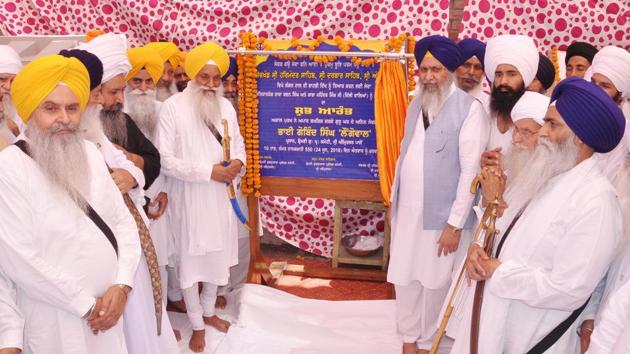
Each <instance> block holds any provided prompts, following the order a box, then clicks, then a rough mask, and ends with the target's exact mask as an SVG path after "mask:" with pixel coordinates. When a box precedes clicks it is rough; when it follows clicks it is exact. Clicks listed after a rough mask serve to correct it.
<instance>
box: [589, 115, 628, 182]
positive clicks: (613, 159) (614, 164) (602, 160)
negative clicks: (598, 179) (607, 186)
mask: <svg viewBox="0 0 630 354" xmlns="http://www.w3.org/2000/svg"><path fill="white" fill-rule="evenodd" d="M629 130H630V126H629V125H628V120H627V119H626V128H625V131H624V137H623V138H621V141H620V142H619V144H618V145H617V146H616V147H615V148H614V149H613V150H612V151H610V152H607V153H605V154H598V153H596V154H595V157H596V158H597V163H598V165H599V168H600V169H601V170H602V173H603V174H604V176H606V178H608V180H609V181H610V182H611V183H615V180H616V177H617V174H618V173H619V170H620V169H621V167H622V166H623V164H624V160H625V158H626V155H628V138H627V137H628V134H629Z"/></svg>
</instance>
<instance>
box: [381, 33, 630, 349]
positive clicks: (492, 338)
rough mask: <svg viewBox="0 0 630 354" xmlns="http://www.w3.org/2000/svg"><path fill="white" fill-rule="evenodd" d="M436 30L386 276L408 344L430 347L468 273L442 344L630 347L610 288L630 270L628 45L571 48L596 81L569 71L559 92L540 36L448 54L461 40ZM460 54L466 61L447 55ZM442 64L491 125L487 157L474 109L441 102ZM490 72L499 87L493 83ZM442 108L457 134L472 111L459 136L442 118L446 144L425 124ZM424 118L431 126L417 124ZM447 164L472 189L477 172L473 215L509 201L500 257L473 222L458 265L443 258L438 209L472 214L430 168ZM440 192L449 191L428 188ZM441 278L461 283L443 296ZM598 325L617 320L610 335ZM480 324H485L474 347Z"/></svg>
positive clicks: (447, 173)
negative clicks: (467, 141)
mask: <svg viewBox="0 0 630 354" xmlns="http://www.w3.org/2000/svg"><path fill="white" fill-rule="evenodd" d="M436 39H437V38H432V36H430V37H427V38H423V39H422V40H420V41H419V42H418V45H417V47H416V53H415V54H416V60H417V63H418V67H419V68H420V70H419V84H418V87H419V88H418V90H417V91H416V93H415V95H414V99H413V101H412V102H411V103H410V106H409V109H408V112H407V113H408V114H407V120H406V126H405V137H404V139H403V141H402V143H401V155H400V157H399V160H398V165H397V169H396V178H395V181H394V187H393V188H392V207H391V220H390V222H391V224H392V247H391V252H392V259H391V262H390V268H389V271H388V281H390V282H392V283H393V284H394V285H395V289H396V311H397V319H398V332H399V335H400V337H401V339H402V341H403V348H402V351H403V353H428V352H429V350H430V349H431V347H432V344H433V343H432V342H433V340H434V339H435V333H436V331H437V328H438V325H439V322H440V320H441V319H442V315H443V314H444V311H445V310H446V309H445V308H443V306H445V302H446V301H447V300H448V299H449V297H450V296H451V295H453V293H454V292H456V291H455V284H454V281H452V279H453V278H455V277H456V275H457V273H458V271H460V270H461V271H463V272H464V273H465V278H467V279H468V282H467V283H468V284H466V285H464V286H461V287H459V290H457V293H455V295H454V298H455V310H454V312H453V314H452V315H451V317H450V322H449V324H448V326H447V330H446V336H445V338H444V339H443V340H442V341H441V346H440V347H439V351H438V352H448V351H450V352H452V353H468V352H471V351H472V352H478V353H525V352H529V351H530V350H532V351H531V352H532V353H534V352H543V351H545V352H549V353H551V352H553V353H569V352H574V351H579V350H581V351H582V352H585V351H586V350H587V349H588V347H589V337H590V335H591V333H593V328H595V335H594V336H593V340H592V343H594V344H593V346H592V347H591V349H590V351H589V352H593V353H595V352H597V353H603V352H605V351H602V349H601V348H603V347H606V348H608V350H612V348H613V346H615V348H625V350H628V349H630V348H628V347H623V346H624V345H625V346H627V345H628V343H627V342H626V343H624V340H623V337H621V336H622V335H623V333H624V331H628V330H630V329H628V328H627V326H628V323H629V322H630V321H628V318H629V316H627V315H621V314H618V313H615V312H614V311H613V310H609V309H608V310H607V307H613V306H616V308H617V309H619V308H620V307H621V306H627V305H626V304H627V303H628V302H627V301H623V300H620V299H623V297H622V296H617V299H616V301H613V300H615V298H614V295H611V294H614V293H615V290H617V289H619V290H618V292H622V291H623V290H624V288H623V285H624V284H625V283H626V281H627V280H626V273H627V272H626V271H625V270H624V269H625V268H627V264H628V263H627V262H629V261H630V260H629V254H630V252H629V251H627V249H628V243H627V241H625V240H626V239H627V237H626V236H624V232H625V233H626V235H628V234H630V232H627V231H624V228H622V220H625V218H623V216H622V215H623V214H622V207H623V210H624V213H625V211H626V210H627V207H626V206H627V199H626V198H627V196H628V195H630V193H629V191H630V167H628V165H626V164H625V162H624V161H625V160H630V159H628V157H629V156H630V155H629V151H628V148H627V146H628V145H627V141H626V139H627V134H625V131H626V118H625V117H624V115H623V112H622V109H621V108H622V107H623V105H624V104H625V102H626V96H624V93H627V92H630V88H629V87H628V86H627V85H628V77H630V53H628V51H626V50H625V49H622V48H619V47H613V46H609V47H605V48H603V49H601V50H600V51H597V50H596V49H595V50H594V51H592V50H590V49H589V47H588V46H585V45H583V44H576V45H574V46H572V47H570V48H576V47H577V50H576V49H571V50H570V53H568V54H567V62H570V63H571V65H568V68H567V76H576V75H577V74H579V73H582V75H584V74H587V79H588V80H589V81H591V82H589V81H585V80H583V79H581V78H568V79H565V80H563V81H561V82H560V83H558V84H557V86H556V88H555V89H554V91H553V93H552V94H551V99H550V98H549V97H547V96H545V95H544V93H545V92H546V91H547V89H549V88H550V87H551V86H552V85H553V84H554V79H555V72H554V71H552V72H550V65H549V64H550V62H549V61H548V59H547V58H546V57H544V56H542V55H541V54H539V53H538V51H537V49H536V46H535V44H534V41H533V40H532V39H531V38H528V37H526V36H519V35H505V36H498V37H495V38H492V39H491V40H490V41H489V42H488V43H487V45H486V44H484V43H482V42H480V41H478V40H475V39H465V40H462V41H460V42H459V43H457V46H458V47H459V54H457V53H451V54H449V55H448V56H446V55H443V54H442V53H443V52H444V51H447V50H453V48H454V47H453V45H455V43H453V42H450V41H449V40H448V39H446V38H443V37H442V38H439V39H438V40H436ZM432 45H433V46H434V47H431V46H432ZM591 47H592V46H591ZM593 49H594V47H593ZM427 52H429V53H430V54H427ZM458 55H460V57H461V59H460V60H461V61H460V63H459V64H457V65H454V64H452V63H450V62H449V60H450V59H452V58H455V57H457V56H458ZM436 62H437V64H438V65H439V66H442V68H441V69H442V70H444V71H446V70H447V68H449V66H450V67H452V68H453V69H451V71H455V75H454V76H455V82H456V83H457V86H458V87H459V88H461V89H462V90H463V91H465V92H466V93H468V95H469V97H471V98H473V99H474V101H475V103H476V104H482V105H483V108H484V110H482V112H481V113H479V114H481V116H482V117H483V124H484V127H483V128H479V129H477V130H476V132H477V133H482V134H481V135H480V136H482V137H483V139H485V140H482V141H483V144H484V145H483V146H482V147H481V149H482V151H484V152H483V153H482V154H479V153H477V149H472V148H471V147H470V145H464V144H463V143H462V136H463V135H464V134H465V131H466V130H465V129H464V127H465V124H466V121H467V120H470V119H471V117H470V115H469V114H470V112H471V111H472V110H473V109H472V106H471V108H470V110H468V111H466V112H468V115H466V114H461V113H460V114H459V116H458V117H457V116H456V115H457V113H455V112H457V111H454V110H453V109H452V108H451V107H449V106H450V105H453V102H452V100H451V99H447V98H446V97H448V96H443V98H441V99H439V100H437V102H438V103H437V107H438V109H437V110H436V109H435V107H436V104H435V102H436V101H433V100H432V97H431V88H432V87H433V86H432V84H433V83H434V82H435V81H437V82H439V80H434V81H433V82H432V81H431V79H432V77H431V75H426V74H427V73H428V72H429V71H428V70H430V68H431V66H432V65H434V64H435V63H436ZM576 63H577V64H576ZM591 63H592V66H591ZM613 63H616V64H613ZM622 64H625V65H622ZM569 66H570V67H569ZM574 67H575V68H574ZM423 69H424V71H423ZM576 69H578V70H576ZM435 70H436V71H435V72H436V73H437V72H439V70H438V69H437V68H436V69H435ZM423 74H424V75H423ZM449 75H450V74H449ZM486 77H487V79H488V82H489V84H490V88H491V92H490V94H489V95H488V94H485V93H484V92H483V91H482V89H481V86H482V80H485V78H486ZM550 78H554V79H550ZM452 80H453V79H452V78H451V81H452ZM550 81H551V82H550ZM426 89H428V90H426ZM430 111H433V112H434V113H433V117H435V116H438V117H439V118H440V119H441V120H442V121H443V123H442V124H449V125H448V128H451V129H453V127H454V125H453V124H452V123H449V120H451V121H452V120H454V119H456V118H459V119H461V118H462V117H467V118H466V119H467V120H464V121H463V125H461V127H460V129H459V130H458V131H454V132H452V133H451V132H449V131H448V128H445V127H444V126H443V125H442V126H440V133H441V134H444V135H446V136H447V137H448V138H450V141H449V140H448V138H447V139H444V140H442V142H440V141H439V140H437V142H438V144H437V145H438V149H435V147H434V146H432V145H433V144H432V139H431V136H430V135H428V136H427V135H426V134H427V133H428V132H429V131H430V128H431V125H432V124H436V123H438V122H440V119H438V120H429V119H427V112H430ZM436 111H437V114H436V113H435V112H436ZM420 119H423V121H424V129H418V125H419V123H418V122H419V121H420ZM436 125H437V124H436ZM420 128H422V126H420ZM419 131H421V132H422V133H424V134H419ZM484 132H485V133H484ZM454 133H455V134H454ZM484 134H485V135H484ZM419 136H422V138H423V140H420V139H419ZM427 139H428V140H427ZM445 140H446V141H445ZM458 140H459V141H458ZM453 142H456V143H455V144H454V145H452V146H453V147H451V149H453V148H454V150H455V152H456V153H455V154H453V155H450V156H449V152H448V151H449V143H450V144H453ZM458 144H462V146H458ZM431 155H438V156H439V155H442V156H441V160H440V164H439V165H436V166H433V165H432V161H431ZM467 155H469V156H471V157H472V158H473V159H474V164H473V165H472V167H470V168H471V169H472V171H473V172H472V173H471V175H470V176H471V177H469V176H467V175H465V174H463V173H462V171H463V170H464V166H466V163H465V161H466V157H467ZM412 156H413V159H414V160H415V161H413V162H411V161H410V160H411V159H412ZM427 156H429V158H427ZM436 169H437V170H439V173H440V176H441V180H440V182H442V183H443V180H448V179H450V178H454V179H456V180H457V181H458V182H459V183H460V184H462V187H464V186H463V184H464V183H466V184H467V185H466V186H465V188H466V190H467V189H468V188H470V187H471V182H472V179H473V178H474V177H475V176H477V178H478V182H479V183H480V185H481V192H480V195H479V201H477V199H473V196H472V195H468V197H469V198H470V201H469V203H468V204H467V206H466V209H465V210H463V212H462V214H463V217H464V218H466V217H468V216H469V215H471V214H475V212H476V214H477V216H478V217H479V218H481V215H482V214H483V213H484V211H485V209H486V208H487V207H489V205H490V204H489V203H490V202H491V201H492V200H493V199H494V197H495V196H498V197H499V200H498V202H499V206H498V209H499V218H498V219H497V234H496V237H495V239H496V241H495V243H494V249H493V250H492V251H491V252H490V253H489V254H486V253H485V251H484V250H483V241H484V239H483V238H482V239H481V240H480V241H478V242H475V243H472V244H471V242H470V238H469V237H468V238H465V235H466V228H465V227H464V230H462V232H461V236H459V239H458V243H456V244H455V248H453V249H451V250H452V251H454V252H455V255H456V257H455V259H454V261H453V262H448V263H447V262H445V260H444V259H441V258H443V257H444V256H443V244H442V240H441V239H440V238H435V237H430V234H429V233H428V232H427V228H426V225H427V224H431V223H433V222H435V221H436V220H442V219H441V218H439V217H436V216H435V215H430V214H431V213H436V214H437V213H439V212H441V211H446V212H450V213H451V215H452V213H453V212H454V211H457V210H462V209H460V207H459V201H458V198H459V197H460V195H459V194H455V195H454V194H453V193H452V191H451V190H450V189H449V188H448V187H446V186H445V185H444V184H442V185H439V186H436V185H435V184H433V183H434V181H433V180H432V178H431V176H430V175H431V172H429V173H427V171H431V170H436ZM613 186H614V187H613ZM431 190H437V191H439V192H435V193H433V195H431V193H429V195H427V191H431ZM462 190H463V188H462ZM427 198H429V199H427ZM620 201H621V203H620ZM431 210H434V211H433V212H431ZM427 211H429V212H427ZM471 211H474V212H473V213H470V212H471ZM446 215H448V214H446ZM626 216H627V214H626ZM443 222H445V224H446V227H447V228H448V227H450V228H451V229H452V230H457V231H459V229H460V227H461V226H459V225H457V224H452V223H451V219H450V218H448V219H446V220H444V221H443ZM626 223H627V222H624V224H626ZM474 226H476V225H474ZM443 235H444V232H442V236H443ZM619 248H621V250H620V251H619V250H618V249H619ZM462 249H464V251H463V252H462ZM464 253H466V254H464ZM435 254H437V255H438V257H435ZM447 257H448V256H447ZM423 274H430V276H426V275H425V276H422V275H423ZM440 274H448V276H445V277H443V279H444V282H443V283H440V285H441V286H442V288H440V290H442V289H444V288H443V287H446V288H449V287H450V289H449V290H442V292H440V293H435V290H438V289H437V287H436V286H435V283H431V281H432V280H434V279H435V278H436V277H437V276H438V275H440ZM432 278H433V279H432ZM478 282H479V283H481V282H484V283H485V284H484V285H485V286H484V287H481V288H480V289H481V295H482V296H481V299H483V300H482V303H481V304H482V305H481V306H479V305H473V303H474V302H475V301H477V302H479V301H480V300H479V299H475V289H476V286H477V283H478ZM611 283H612V284H611ZM416 284H417V286H416V288H415V289H414V291H411V289H412V286H413V285H416ZM626 288H628V287H626ZM478 293H479V291H478ZM627 293H628V292H627V290H626V294H627ZM433 294H435V295H436V296H435V297H434V298H432V297H431V295H433ZM602 294H604V296H602ZM479 295H480V294H477V296H476V297H477V298H479ZM602 298H604V300H602ZM608 299H612V300H608ZM440 307H442V312H440V311H439V308H440ZM627 309H628V308H627V307H625V310H624V311H626V313H627V312H628V310H627ZM473 312H476V313H475V315H474V316H473ZM607 315H608V318H606V316H607ZM473 318H478V319H477V320H476V321H475V320H473ZM593 319H595V321H593ZM472 322H475V323H472ZM598 322H599V323H600V324H601V326H602V327H603V326H608V328H602V327H599V330H598ZM561 323H564V325H563V326H560V324H561ZM593 325H594V326H593ZM471 328H474V331H473V332H476V333H474V334H472V335H473V337H475V338H476V342H475V344H474V345H472V346H471ZM473 347H474V348H473ZM541 348H543V349H541ZM596 348H597V349H596ZM616 350H620V349H616ZM619 352H621V351H619Z"/></svg>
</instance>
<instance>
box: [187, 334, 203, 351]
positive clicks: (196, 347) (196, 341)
mask: <svg viewBox="0 0 630 354" xmlns="http://www.w3.org/2000/svg"><path fill="white" fill-rule="evenodd" d="M188 347H189V348H190V350H192V351H193V352H194V353H201V352H203V351H204V349H206V330H205V329H202V330H193V332H192V336H191V337H190V343H188Z"/></svg>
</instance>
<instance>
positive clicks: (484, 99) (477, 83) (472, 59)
mask: <svg viewBox="0 0 630 354" xmlns="http://www.w3.org/2000/svg"><path fill="white" fill-rule="evenodd" d="M457 46H458V47H459V49H460V51H461V52H462V63H461V65H460V66H459V67H458V68H457V70H455V78H457V82H456V84H457V87H459V88H460V89H462V90H464V91H466V92H468V94H469V95H472V96H473V97H474V98H476V99H478V100H479V101H481V103H483V105H484V108H486V107H487V106H488V100H489V97H488V94H487V93H485V92H483V91H482V90H481V83H482V80H483V78H484V67H483V59H484V57H485V55H486V44H485V43H484V42H482V41H480V40H478V39H475V38H464V39H462V40H461V41H459V42H458V43H457Z"/></svg>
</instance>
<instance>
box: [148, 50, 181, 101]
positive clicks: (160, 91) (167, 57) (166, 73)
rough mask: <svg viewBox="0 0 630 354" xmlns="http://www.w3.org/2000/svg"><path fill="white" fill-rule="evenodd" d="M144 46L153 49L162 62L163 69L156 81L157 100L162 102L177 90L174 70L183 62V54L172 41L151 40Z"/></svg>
mask: <svg viewBox="0 0 630 354" xmlns="http://www.w3.org/2000/svg"><path fill="white" fill-rule="evenodd" d="M145 48H150V49H153V50H155V51H156V52H157V53H158V54H159V55H160V57H161V58H162V62H163V63H164V69H163V72H162V75H161V77H160V80H159V81H158V82H157V91H156V93H157V99H158V101H160V102H163V101H165V100H166V99H167V98H169V97H171V96H172V95H173V94H175V93H177V92H178V91H177V86H176V84H175V81H174V76H175V74H174V71H175V69H177V68H178V67H179V66H181V65H182V64H183V63H182V59H183V56H182V55H181V52H180V50H179V49H178V48H177V46H176V45H175V43H173V42H151V43H149V44H147V45H145Z"/></svg>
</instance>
